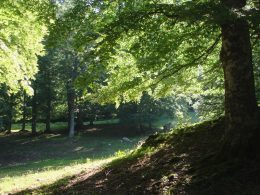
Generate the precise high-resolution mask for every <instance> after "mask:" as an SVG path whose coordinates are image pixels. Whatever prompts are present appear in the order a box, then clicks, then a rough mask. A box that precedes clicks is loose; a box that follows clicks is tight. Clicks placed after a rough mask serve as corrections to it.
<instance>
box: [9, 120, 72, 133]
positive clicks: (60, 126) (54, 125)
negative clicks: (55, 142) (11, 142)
mask: <svg viewBox="0 0 260 195" xmlns="http://www.w3.org/2000/svg"><path fill="white" fill-rule="evenodd" d="M67 125H68V123H66V122H55V123H51V129H52V130H55V131H57V130H63V129H66V128H67ZM21 128H22V125H21V124H20V123H14V124H13V125H12V132H17V131H20V130H21ZM25 129H26V130H28V131H31V130H32V127H31V123H26V125H25ZM36 129H37V132H43V131H44V130H45V123H37V125H36Z"/></svg>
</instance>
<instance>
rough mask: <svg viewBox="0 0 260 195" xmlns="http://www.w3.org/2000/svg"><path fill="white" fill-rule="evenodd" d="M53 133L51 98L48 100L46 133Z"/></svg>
mask: <svg viewBox="0 0 260 195" xmlns="http://www.w3.org/2000/svg"><path fill="white" fill-rule="evenodd" d="M50 132H51V98H49V97H48V99H47V110H46V120H45V133H50Z"/></svg>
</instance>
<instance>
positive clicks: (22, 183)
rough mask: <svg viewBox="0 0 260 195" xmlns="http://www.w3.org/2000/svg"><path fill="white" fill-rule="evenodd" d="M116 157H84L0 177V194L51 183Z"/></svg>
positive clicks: (101, 164)
mask: <svg viewBox="0 0 260 195" xmlns="http://www.w3.org/2000/svg"><path fill="white" fill-rule="evenodd" d="M115 158H116V157H108V158H106V159H101V160H90V159H85V162H84V163H77V162H76V163H74V164H70V165H69V166H65V167H62V168H57V169H52V168H50V169H48V167H46V168H45V169H44V170H39V171H28V172H27V173H24V174H22V175H18V176H5V177H3V178H1V179H0V194H8V193H14V192H18V191H22V190H25V189H34V188H38V187H41V186H44V185H49V184H52V183H54V182H56V181H58V180H60V179H62V178H64V177H68V176H72V175H76V174H79V173H81V172H85V171H87V170H93V169H94V168H98V167H101V166H103V165H104V164H106V163H109V162H111V161H112V160H114V159H115Z"/></svg>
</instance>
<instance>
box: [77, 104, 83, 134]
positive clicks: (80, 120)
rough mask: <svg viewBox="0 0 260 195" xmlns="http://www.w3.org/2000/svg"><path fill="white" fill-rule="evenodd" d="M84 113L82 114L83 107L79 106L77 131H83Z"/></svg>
mask: <svg viewBox="0 0 260 195" xmlns="http://www.w3.org/2000/svg"><path fill="white" fill-rule="evenodd" d="M83 126H84V125H83V113H82V107H81V106H80V105H79V106H78V112H77V124H76V129H77V130H81V129H82V128H83Z"/></svg>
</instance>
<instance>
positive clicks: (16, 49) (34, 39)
mask: <svg viewBox="0 0 260 195" xmlns="http://www.w3.org/2000/svg"><path fill="white" fill-rule="evenodd" d="M53 8H54V6H53V4H52V3H51V2H50V1H48V0H43V1H37V0H29V1H11V0H3V1H1V7H0V25H1V29H2V30H1V33H0V58H1V61H0V67H1V68H0V70H1V71H0V78H1V79H0V84H6V85H7V86H8V87H9V91H13V92H18V91H19V90H20V87H23V88H24V89H25V91H26V92H27V93H29V94H32V89H31V88H30V82H31V80H32V79H33V78H34V75H35V74H36V72H37V56H39V55H42V54H43V44H42V40H43V38H44V36H45V35H47V26H49V24H50V22H51V21H52V18H53V16H54V14H53V13H54V9H53Z"/></svg>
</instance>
